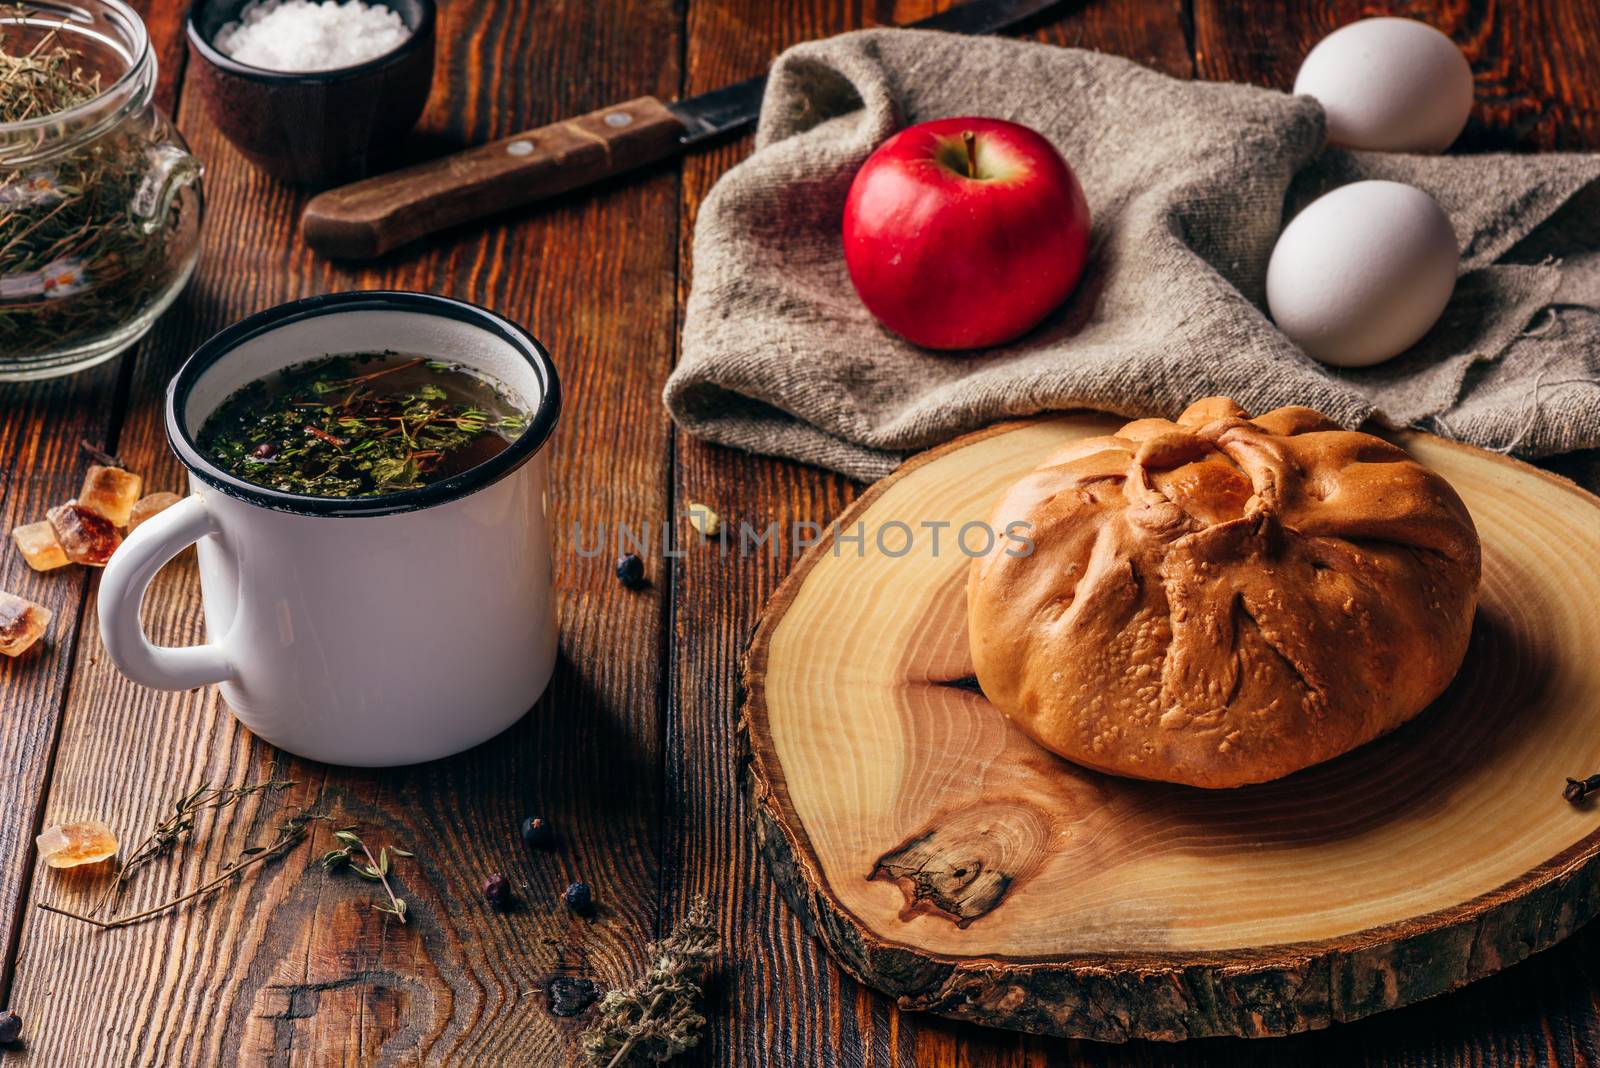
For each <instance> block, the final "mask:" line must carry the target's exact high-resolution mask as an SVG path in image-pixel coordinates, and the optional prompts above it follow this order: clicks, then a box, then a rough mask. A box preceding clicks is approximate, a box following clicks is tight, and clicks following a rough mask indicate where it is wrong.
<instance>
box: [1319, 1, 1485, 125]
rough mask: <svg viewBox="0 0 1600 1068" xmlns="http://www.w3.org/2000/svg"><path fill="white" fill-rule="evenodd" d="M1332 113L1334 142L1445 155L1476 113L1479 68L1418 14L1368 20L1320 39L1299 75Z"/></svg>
mask: <svg viewBox="0 0 1600 1068" xmlns="http://www.w3.org/2000/svg"><path fill="white" fill-rule="evenodd" d="M1294 91H1295V95H1296V96H1300V95H1305V96H1312V97H1316V99H1317V102H1318V103H1319V104H1321V105H1322V110H1323V111H1324V112H1326V113H1327V116H1328V143H1329V144H1332V145H1338V146H1341V147H1343V148H1365V149H1371V150H1373V151H1376V152H1443V151H1444V150H1445V149H1447V148H1449V147H1450V142H1452V141H1454V140H1455V139H1456V137H1457V135H1459V134H1460V133H1461V128H1462V127H1463V126H1465V125H1466V124H1467V113H1468V112H1469V111H1471V110H1472V68H1471V67H1470V66H1468V65H1467V57H1466V56H1463V55H1462V54H1461V49H1459V48H1457V47H1456V45H1455V42H1454V41H1452V40H1450V38H1448V37H1446V36H1445V35H1444V34H1442V33H1440V32H1439V31H1438V30H1436V29H1434V28H1433V27H1432V26H1429V25H1427V24H1426V23H1421V22H1417V21H1415V20H1413V19H1394V18H1383V19H1363V20H1362V21H1360V22H1352V23H1351V24H1350V25H1348V26H1343V27H1341V28H1339V29H1337V30H1335V31H1333V32H1332V33H1330V34H1328V36H1326V37H1324V38H1323V39H1322V40H1321V41H1319V42H1318V43H1317V46H1316V47H1315V48H1313V49H1312V50H1311V54H1310V55H1308V56H1306V60H1305V62H1304V63H1302V64H1301V65H1300V73H1299V74H1298V75H1297V76H1296V77H1295V80H1294Z"/></svg>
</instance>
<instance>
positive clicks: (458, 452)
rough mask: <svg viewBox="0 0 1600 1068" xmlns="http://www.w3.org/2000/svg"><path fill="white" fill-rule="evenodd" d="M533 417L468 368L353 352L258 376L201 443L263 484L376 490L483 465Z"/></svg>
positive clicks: (325, 493)
mask: <svg viewBox="0 0 1600 1068" xmlns="http://www.w3.org/2000/svg"><path fill="white" fill-rule="evenodd" d="M525 425H526V420H525V418H524V416H523V415H522V413H521V412H519V411H518V410H517V409H516V407H515V406H514V405H513V404H512V403H511V402H510V401H509V400H508V399H507V398H505V397H504V396H502V395H501V394H499V393H498V392H496V390H495V389H494V387H493V386H492V385H490V384H489V383H488V382H485V381H483V380H482V379H478V378H476V377H474V376H473V375H471V374H469V373H468V372H466V371H464V370H462V369H460V368H457V367H453V366H451V365H450V364H446V363H441V362H438V361H436V360H428V359H426V358H424V357H421V356H417V357H400V356H396V354H394V353H392V352H381V353H355V354H346V355H339V356H329V357H326V358H324V359H321V360H314V361H312V362H310V363H305V364H299V365H296V366H294V367H289V368H285V369H284V370H283V371H281V372H279V373H278V374H276V375H273V376H270V377H269V378H267V379H263V380H261V381H257V382H252V383H251V384H250V385H248V386H246V387H244V388H243V389H241V390H240V391H239V392H237V393H235V394H234V395H233V396H231V397H229V398H228V400H227V401H225V402H224V403H223V404H222V406H221V407H220V408H218V409H217V411H216V412H214V413H212V415H211V416H210V418H208V419H207V420H206V422H205V425H204V426H203V427H201V429H200V448H201V450H202V451H203V452H205V454H206V455H207V456H209V457H211V459H213V460H215V461H216V462H217V464H218V465H219V466H221V467H222V468H223V469H225V470H226V471H228V472H229V473H230V474H233V475H236V476H237V477H239V478H242V479H245V480H246V481H249V482H254V483H257V484H258V485H263V486H270V487H272V488H273V489H278V490H282V491H284V492H286V493H300V494H306V495H309V496H313V497H370V496H375V495H377V494H381V493H394V492H397V491H400V490H408V489H416V488H417V487H419V486H424V485H427V484H428V483H430V482H436V481H439V480H441V479H444V478H448V477H450V476H451V475H454V474H458V473H460V472H462V471H464V470H467V469H468V468H471V467H476V466H477V465H478V464H480V463H482V462H483V461H484V460H487V459H488V458H489V457H491V456H493V455H494V454H495V453H498V452H500V451H501V450H502V449H504V448H505V447H506V445H507V444H508V435H515V434H516V433H518V432H520V431H521V430H522V429H523V427H524V426H525Z"/></svg>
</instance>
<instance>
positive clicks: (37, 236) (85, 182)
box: [0, 0, 202, 380]
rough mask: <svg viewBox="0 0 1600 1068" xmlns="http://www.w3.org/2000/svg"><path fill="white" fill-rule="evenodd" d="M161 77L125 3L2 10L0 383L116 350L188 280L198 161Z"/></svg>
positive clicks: (108, 0)
mask: <svg viewBox="0 0 1600 1068" xmlns="http://www.w3.org/2000/svg"><path fill="white" fill-rule="evenodd" d="M155 84H156V57H155V53H154V51H153V50H152V49H151V47H150V38H149V35H148V34H146V33H145V28H144V23H143V22H141V21H140V19H139V16H138V15H136V14H135V13H134V12H133V10H132V9H131V8H129V7H128V6H127V5H126V4H124V3H122V2H121V0H71V2H70V3H51V2H48V0H45V2H38V3H32V4H28V5H27V6H26V7H24V8H20V9H19V8H14V7H7V8H3V9H0V380H4V379H10V380H18V379H29V378H48V377H52V376H55V375H62V374H67V373H69V372H71V371H77V370H81V369H82V368H85V367H89V366H92V365H94V364H97V363H100V362H102V361H104V360H108V359H110V358H111V357H112V356H115V355H116V354H117V353H119V352H121V351H122V350H123V349H126V348H127V347H128V346H129V345H132V344H133V343H134V342H135V341H137V340H139V338H140V337H142V336H144V334H145V332H146V331H148V330H149V329H150V326H151V324H153V323H154V322H155V320H156V318H157V317H158V316H159V315H160V314H161V313H162V312H163V311H165V310H166V308H167V306H168V305H169V304H171V303H172V302H173V300H174V299H176V297H177V295H178V293H179V292H180V291H181V290H182V289H183V286H184V283H185V282H187V281H188V280H189V275H190V273H192V272H193V270H194V264H195V259H196V257H197V255H198V254H199V250H200V219H201V211H202V202H201V194H200V162H199V161H198V160H196V159H195V158H194V156H192V155H190V154H189V149H188V146H187V145H185V144H184V142H183V138H182V137H181V136H179V134H178V131H177V130H176V128H174V127H173V125H172V123H170V122H169V121H168V120H167V119H166V117H165V116H163V115H162V114H161V113H160V112H158V111H157V110H156V109H155V107H154V106H153V105H152V104H151V96H152V94H153V93H154V91H155ZM56 102H65V106H62V107H59V108H54V107H53V105H54V103H56Z"/></svg>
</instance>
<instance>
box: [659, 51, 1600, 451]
mask: <svg viewBox="0 0 1600 1068" xmlns="http://www.w3.org/2000/svg"><path fill="white" fill-rule="evenodd" d="M951 115H982V116H994V117H998V118H1004V119H1010V120H1013V121H1015V122H1020V123H1023V124H1025V125H1028V126H1031V127H1033V128H1034V129H1036V130H1038V131H1039V132H1041V133H1042V134H1044V136H1045V137H1047V138H1048V139H1049V140H1050V141H1051V142H1053V143H1054V144H1055V145H1056V146H1057V147H1058V148H1059V149H1060V150H1061V152H1062V154H1063V155H1064V156H1065V157H1066V158H1067V160H1068V161H1069V162H1070V163H1071V164H1072V166H1073V168H1074V170H1075V171H1076V172H1077V174H1078V178H1079V180H1080V182H1081V183H1082V185H1083V188H1084V191H1085V194H1086V195H1087V197H1088V201H1089V209H1090V214H1091V218H1092V221H1093V229H1092V236H1091V244H1090V258H1089V263H1088V265H1087V268H1086V270H1085V272H1084V276H1083V279H1082V281H1081V282H1080V283H1079V286H1078V289H1077V291H1076V292H1075V293H1074V295H1073V296H1072V297H1071V299H1070V300H1069V301H1068V302H1067V303H1066V304H1065V305H1063V306H1062V307H1061V308H1059V309H1058V310H1057V311H1056V312H1054V313H1053V314H1052V315H1051V316H1050V317H1049V318H1048V319H1046V320H1045V322H1044V323H1043V324H1042V325H1041V326H1039V327H1038V328H1036V329H1035V330H1033V331H1032V332H1030V333H1029V334H1027V335H1026V336H1024V337H1022V338H1021V339H1019V340H1017V341H1016V342H1013V343H1011V344H1009V345H1006V346H1003V347H1001V348H998V349H992V350H987V351H982V352H967V353H957V354H948V353H937V352H930V351H927V350H923V349H919V348H917V347H916V346H914V345H911V344H909V343H907V342H905V341H902V340H900V339H899V338H897V337H895V336H894V335H892V334H890V333H889V332H888V331H886V330H884V329H883V328H882V327H880V326H879V325H878V324H877V322H876V321H875V320H874V319H873V318H872V316H871V315H870V314H869V313H868V312H867V310H866V308H865V307H863V306H862V304H861V302H860V300H859V299H858V298H857V296H856V294H855V290H854V289H853V287H852V286H851V283H850V279H849V275H848V274H847V272H846V269H845V265H844V259H843V251H842V247H841V240H840V226H841V220H842V215H843V208H844V202H845V196H846V193H847V192H848V190H849V187H850V182H851V179H852V178H853V177H854V175H855V172H856V169H857V168H858V167H859V166H860V165H861V164H862V162H863V161H865V160H866V158H867V156H868V155H870V154H871V152H872V151H873V149H875V148H876V147H877V146H878V145H880V144H881V143H882V142H883V141H884V139H885V138H887V137H888V136H889V135H890V134H892V133H893V132H895V131H896V130H898V129H900V128H901V127H903V126H906V125H909V124H912V123H916V122H921V121H924V120H927V119H932V118H939V117H943V116H951ZM1323 145H1324V125H1323V115H1322V109H1321V108H1320V106H1319V105H1318V104H1317V103H1316V102H1315V101H1314V100H1312V99H1311V98H1309V97H1292V96H1288V95H1285V94H1283V93H1280V92H1276V91H1273V90H1269V89H1262V88H1256V87H1252V86H1245V85H1230V84H1222V83H1215V82H1203V81H1182V80H1178V79H1174V78H1170V77H1167V76H1166V75H1163V74H1159V73H1157V72H1155V71H1152V70H1149V69H1147V68H1145V67H1141V66H1139V65H1138V64H1136V63H1133V62H1130V61H1128V60H1125V59H1121V58H1119V57H1115V56H1108V55H1102V54H1099V53H1095V52H1089V51H1084V50H1080V49H1071V48H1058V47H1054V46H1050V45H1042V44H1035V43H1030V42H1022V41H1014V40H1006V39H1002V38H993V37H984V38H974V37H962V36H953V35H948V34H941V33H932V32H928V31H915V30H867V31H861V32H858V33H850V34H845V35H843V36H840V37H835V38H831V39H829V40H824V41H817V42H812V43H808V44H803V45H800V46H797V47H795V48H792V49H790V50H789V51H787V52H785V53H784V54H783V55H782V56H780V57H779V59H778V60H777V61H776V63H775V64H774V66H773V68H772V71H771V76H770V79H769V81H768V84H767V89H766V96H765V99H764V101H763V103H762V108H761V118H760V123H759V127H758V131H757V135H756V151H755V152H754V153H753V154H752V155H751V156H750V157H749V158H748V159H746V160H745V161H744V162H742V163H740V164H739V165H738V166H736V167H734V168H733V169H732V170H730V171H729V172H728V173H727V174H726V175H725V176H723V178H722V179H721V180H720V181H718V183H717V185H716V187H715V188H714V189H713V190H712V191H711V193H710V195H709V196H708V197H707V199H706V200H705V202H704V204H703V205H702V207H701V209H700V213H699V217H698V220H697V222H696V226H695V236H694V268H693V269H694V274H693V284H692V287H691V289H690V293H689V300H688V304H687V308H686V311H685V317H684V324H683V347H682V358H681V360H680V361H679V364H678V366H677V368H676V369H675V370H674V372H673V374H672V375H671V377H670V378H669V380H668V382H667V386H666V390H665V401H666V404H667V407H668V410H669V411H670V412H671V414H672V416H673V418H674V419H676V420H677V422H678V423H679V424H680V425H681V426H683V427H684V428H685V429H686V430H688V431H689V432H690V433H693V434H696V435H698V436H701V437H704V438H707V439H709V440H712V441H716V442H720V443H722V444H725V445H731V446H736V447H738V448H742V449H748V450H752V451H755V452H762V453H772V454H776V455H780V456H786V457H790V458H792V459H796V460H801V461H804V462H807V463H811V464H817V465H820V466H822V467H827V468H832V469H834V470H837V471H841V472H844V473H845V474H847V475H850V476H852V477H855V478H859V479H873V478H878V477H880V476H882V475H884V474H887V473H888V472H889V471H890V470H892V469H893V468H894V467H895V466H896V465H897V464H898V463H899V462H900V461H901V460H902V459H903V458H904V457H905V456H906V455H907V454H909V453H911V452H914V451H916V450H919V449H922V448H926V447H928V446H930V445H934V444H937V443H938V442H941V441H944V440H946V439H948V438H950V437H953V436H955V435H956V434H959V433H962V432H964V431H968V430H973V429H976V428H978V427H981V426H984V425H987V424H989V423H991V422H994V421H996V420H998V419H1002V418H1007V417H1015V416H1022V415H1029V414H1034V413H1037V412H1041V411H1046V410H1052V409H1068V408H1094V409H1101V410H1104V411H1107V412H1112V413H1116V414H1119V415H1124V416H1129V417H1136V416H1147V415H1165V416H1169V417H1170V416H1174V415H1176V414H1177V413H1178V412H1180V411H1181V410H1182V409H1183V408H1184V406H1185V405H1187V404H1188V403H1189V402H1190V401H1193V400H1195V399H1197V398H1199V397H1203V396H1207V395H1210V394H1218V393H1221V394H1227V395H1229V396H1231V397H1233V398H1234V399H1236V400H1237V401H1239V403H1241V404H1242V405H1244V407H1245V408H1246V409H1248V410H1250V411H1252V412H1257V413H1259V412H1262V411H1265V410H1267V409H1270V408H1274V407H1278V406H1281V405H1286V404H1304V405H1308V406H1310V407H1313V408H1317V409H1319V410H1321V411H1323V412H1325V413H1326V414H1328V415H1329V416H1330V417H1332V418H1333V419H1335V420H1337V421H1338V422H1340V423H1342V424H1344V425H1346V426H1351V427H1353V426H1356V425H1358V424H1360V423H1361V422H1362V421H1363V420H1366V419H1368V418H1369V417H1370V418H1374V419H1376V420H1378V421H1380V422H1382V423H1385V424H1389V425H1393V426H1408V425H1415V426H1421V427H1424V428H1426V429H1430V430H1433V431H1435V432H1437V433H1442V434H1445V435H1447V436H1453V437H1457V438H1460V439H1461V440H1465V441H1469V442H1473V443H1475V444H1479V445H1483V446H1487V447H1489V448H1494V449H1499V450H1501V451H1515V452H1517V453H1519V454H1522V455H1528V456H1541V455H1548V454H1551V453H1557V452H1563V451H1567V450H1572V449H1577V448H1583V447H1590V446H1595V445H1600V387H1597V380H1600V313H1597V312H1596V310H1595V309H1596V308H1600V219H1597V216H1600V155H1587V154H1541V155H1510V154H1503V155H1458V156H1448V155H1447V156H1412V155H1396V154H1381V153H1367V152H1349V151H1341V150H1335V149H1324V147H1323ZM1365 178H1386V179H1393V180H1396V181H1402V182H1407V183H1410V184H1412V185H1415V186H1418V187H1419V188H1421V189H1424V190H1426V191H1427V192H1428V193H1430V194H1432V195H1433V196H1434V197H1435V198H1436V199H1437V200H1438V201H1439V203H1440V204H1441V205H1442V206H1443V207H1444V209H1445V211H1446V212H1447V213H1448V214H1449V216H1450V219H1451V222H1452V224H1453V225H1454V227H1455V230H1456V235H1457V239H1458V242H1459V245H1460V249H1461V275H1460V277H1459V279H1458V282H1457V286H1456V291H1455V294H1454V296H1453V297H1452V299H1451V301H1450V304H1449V307H1448V308H1447V309H1446V310H1445V313H1444V315H1443V317H1442V318H1441V320H1440V322H1439V323H1438V325H1436V326H1435V327H1434V328H1433V329H1432V330H1431V331H1430V332H1429V333H1428V335H1427V336H1426V337H1425V338H1424V339H1423V340H1422V341H1421V342H1419V343H1418V344H1417V345H1416V346H1415V347H1414V348H1413V349H1411V350H1410V351H1408V352H1406V353H1404V354H1402V355H1401V356H1399V357H1397V358H1396V359H1394V360H1392V361H1390V362H1388V363H1386V364H1382V365H1380V366H1378V367H1375V368H1370V369H1365V370H1355V371H1341V370H1336V369H1333V368H1328V367H1324V366H1322V365H1321V364H1319V363H1317V362H1315V361H1314V360H1312V359H1310V358H1309V357H1307V356H1306V355H1305V354H1304V353H1302V352H1301V351H1300V350H1299V349H1298V348H1297V347H1296V346H1295V345H1294V344H1293V343H1292V342H1291V341H1289V340H1288V339H1287V338H1286V337H1284V335H1283V334H1281V333H1279V332H1278V330H1277V329H1276V328H1275V327H1274V326H1273V325H1272V322H1271V320H1270V319H1269V318H1268V317H1267V315H1266V313H1265V310H1264V309H1265V295H1264V292H1265V277H1266V268H1267V260H1268V258H1269V256H1270V255H1271V252H1272V247H1273V243H1274V242H1275V241H1276V239H1277V236H1278V233H1279V231H1280V229H1281V227H1282V224H1283V222H1284V221H1286V220H1287V219H1288V218H1290V217H1292V216H1293V215H1294V213H1295V212H1297V211H1298V210H1299V209H1300V208H1301V207H1303V206H1304V205H1305V204H1307V203H1308V202H1309V201H1310V200H1312V199H1314V198H1315V197H1316V196H1318V195H1320V194H1321V193H1324V192H1326V191H1328V190H1330V189H1332V188H1334V187H1336V186H1339V185H1342V184H1344V183H1346V182H1351V181H1357V180H1360V179H1365Z"/></svg>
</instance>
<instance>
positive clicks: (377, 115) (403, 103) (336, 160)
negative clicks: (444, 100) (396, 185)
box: [187, 0, 436, 186]
mask: <svg viewBox="0 0 1600 1068" xmlns="http://www.w3.org/2000/svg"><path fill="white" fill-rule="evenodd" d="M247 2H248V0H195V4H194V6H193V7H191V8H190V9H189V20H188V27H187V28H188V37H189V56H190V61H189V75H188V77H189V81H190V84H191V85H193V86H195V87H197V89H198V91H199V93H200V95H201V97H202V98H203V99H204V100H205V102H206V109H207V110H208V111H209V112H210V114H211V120H212V121H213V122H215V123H216V124H217V128H218V129H220V130H221V131H222V133H223V136H225V137H227V139H228V140H229V141H231V142H233V145H234V147H235V148H237V149H238V150H239V151H240V152H242V153H243V154H244V156H245V158H247V159H248V160H250V162H251V163H254V164H255V165H256V166H257V167H260V168H261V169H262V170H264V171H266V172H267V173H268V174H271V175H273V176H275V177H278V178H282V179H284V180H285V181H290V182H296V183H299V184H302V185H311V186H327V185H337V184H340V183H343V182H348V181H353V180H355V179H357V178H361V177H364V176H366V175H367V174H368V173H369V172H370V171H371V170H372V169H373V168H374V166H375V165H378V164H381V163H383V162H384V161H385V159H386V157H390V156H392V155H394V153H395V150H396V149H397V148H398V146H399V143H400V140H401V139H402V138H403V137H404V136H405V135H406V133H407V132H408V131H410V129H411V127H412V126H414V125H416V122H417V116H419V115H421V114H422V107H423V105H424V104H426V103H427V101H428V90H429V88H430V87H431V86H432V84H433V42H434V23H435V21H436V12H435V9H434V0H384V3H385V5H386V6H387V7H388V8H389V9H390V10H392V11H394V12H395V14H397V15H399V16H400V18H401V19H403V20H404V21H405V24H406V25H407V26H408V27H409V28H410V29H411V36H410V37H408V38H407V39H406V41H405V43H404V44H402V45H400V46H399V47H398V48H396V49H395V50H394V51H392V52H387V53H385V54H384V55H381V56H379V57H377V58H376V59H371V60H368V61H367V62H365V63H360V64H357V65H356V66H353V67H339V68H336V69H334V70H318V71H293V72H291V71H275V70H267V69H265V68H262V67H252V66H250V65H249V64H246V63H240V62H239V61H238V60H236V59H233V58H231V57H229V56H225V55H223V54H222V53H221V52H219V51H218V50H217V49H216V48H215V47H214V46H213V45H212V44H211V42H212V39H213V38H215V37H216V35H217V31H218V30H220V29H221V28H222V27H223V25H224V24H225V23H228V22H232V21H234V20H236V19H237V18H238V17H239V12H240V10H241V9H242V8H243V7H244V6H245V4H246V3H247Z"/></svg>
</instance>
